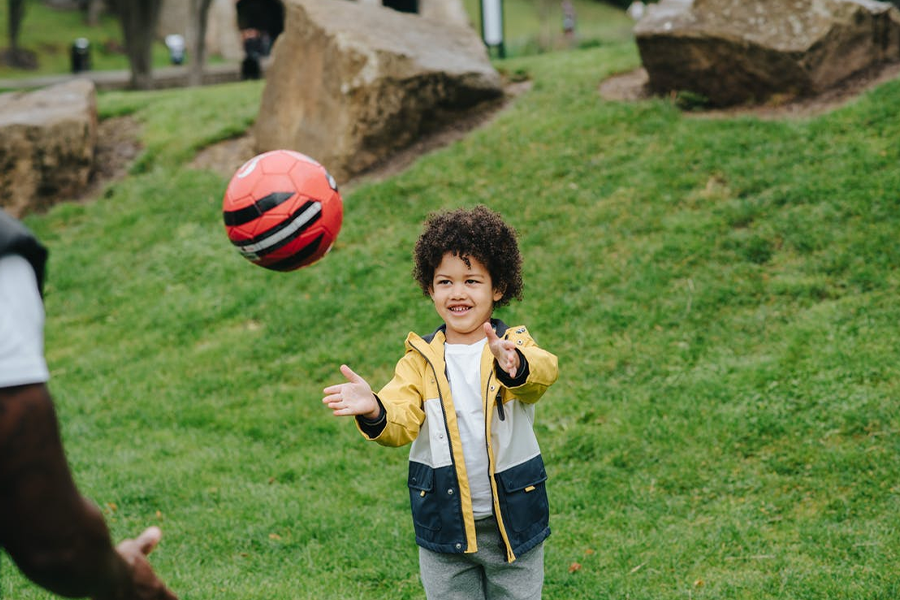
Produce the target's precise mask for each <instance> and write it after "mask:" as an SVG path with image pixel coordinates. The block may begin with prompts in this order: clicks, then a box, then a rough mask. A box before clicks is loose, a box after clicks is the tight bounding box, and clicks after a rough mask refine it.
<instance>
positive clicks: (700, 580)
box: [694, 579, 704, 587]
mask: <svg viewBox="0 0 900 600" xmlns="http://www.w3.org/2000/svg"><path fill="white" fill-rule="evenodd" d="M703 585H704V583H703V580H702V579H698V580H697V581H695V582H694V587H703Z"/></svg>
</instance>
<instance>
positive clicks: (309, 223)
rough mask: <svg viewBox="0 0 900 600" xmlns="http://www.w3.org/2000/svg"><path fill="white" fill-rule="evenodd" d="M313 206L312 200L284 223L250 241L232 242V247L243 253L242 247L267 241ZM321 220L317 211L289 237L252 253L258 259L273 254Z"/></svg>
mask: <svg viewBox="0 0 900 600" xmlns="http://www.w3.org/2000/svg"><path fill="white" fill-rule="evenodd" d="M315 204H316V202H314V201H312V200H310V201H308V202H306V203H305V204H304V205H303V206H301V207H300V208H298V209H297V210H295V211H294V212H293V213H292V214H291V216H289V217H288V218H286V219H285V220H284V221H282V222H281V223H279V224H278V225H276V226H275V227H273V228H272V229H269V230H268V231H265V232H263V233H261V234H259V235H258V236H256V237H253V238H251V239H249V240H241V241H238V242H234V245H235V246H237V247H238V250H239V251H241V252H243V250H241V248H242V247H244V246H252V245H254V244H259V243H260V242H263V241H265V240H266V239H268V238H270V237H272V236H274V235H276V234H277V233H278V232H280V231H281V230H282V229H285V228H287V227H290V226H291V225H292V224H293V223H294V221H295V220H297V219H298V218H299V217H300V215H302V214H303V213H304V212H305V211H306V210H308V209H309V208H310V207H312V206H313V205H315ZM321 218H322V211H321V210H320V211H318V212H317V213H316V214H315V215H313V216H312V218H310V219H309V220H308V221H306V222H305V223H304V224H303V225H301V226H300V227H299V228H298V229H297V231H295V232H293V233H292V234H291V235H289V236H287V237H285V238H284V239H283V240H279V241H278V242H276V243H275V244H272V245H271V246H268V247H266V248H260V249H259V250H256V251H255V252H254V254H256V255H257V256H260V257H262V256H266V255H267V254H271V253H272V252H274V251H275V250H278V249H279V248H281V247H283V246H285V245H287V244H288V243H290V242H291V241H292V240H295V239H297V237H298V236H300V234H302V233H303V232H304V231H306V230H307V229H309V228H310V227H311V226H312V225H313V224H314V223H315V222H316V221H318V220H319V219H321Z"/></svg>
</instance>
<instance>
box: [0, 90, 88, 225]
mask: <svg viewBox="0 0 900 600" xmlns="http://www.w3.org/2000/svg"><path fill="white" fill-rule="evenodd" d="M96 143H97V101H96V92H95V90H94V84H93V83H92V82H91V81H90V80H89V79H75V80H72V81H70V82H68V83H63V84H59V85H55V86H51V87H47V88H43V89H41V90H38V91H35V92H27V93H25V92H14V93H8V94H0V206H2V207H3V208H5V209H6V210H7V212H9V213H10V214H12V215H13V216H21V215H23V214H25V213H28V212H33V211H37V210H43V209H46V208H47V207H49V206H51V205H53V204H55V203H56V202H58V201H60V200H66V199H71V198H73V197H75V196H77V195H78V194H79V193H80V192H81V191H83V190H84V189H85V188H86V187H87V184H88V179H89V178H90V174H91V169H92V168H93V164H94V147H95V146H96Z"/></svg>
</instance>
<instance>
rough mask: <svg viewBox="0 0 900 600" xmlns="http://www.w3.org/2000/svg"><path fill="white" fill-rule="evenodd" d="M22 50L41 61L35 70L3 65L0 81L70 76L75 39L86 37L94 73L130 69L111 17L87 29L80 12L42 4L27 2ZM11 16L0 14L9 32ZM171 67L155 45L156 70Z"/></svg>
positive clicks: (2, 26)
mask: <svg viewBox="0 0 900 600" xmlns="http://www.w3.org/2000/svg"><path fill="white" fill-rule="evenodd" d="M25 4H26V5H27V6H26V9H25V16H24V18H23V20H22V24H21V31H20V37H19V47H20V48H22V49H25V50H28V51H30V52H33V53H34V54H36V55H37V57H38V64H37V68H36V69H34V70H21V69H13V68H10V67H6V66H3V65H0V77H2V78H21V77H34V76H36V75H50V74H57V73H68V72H69V71H70V69H71V62H70V61H71V54H70V52H71V47H72V43H73V42H74V41H75V39H77V38H79V37H85V38H87V39H88V40H89V41H90V45H91V63H92V68H93V70H95V71H107V70H116V69H128V58H127V56H126V55H125V48H124V43H123V41H122V28H121V27H120V26H119V22H118V20H117V19H116V18H115V16H113V15H112V14H104V15H102V16H101V19H100V22H99V23H98V24H97V25H96V26H90V25H87V24H86V23H85V21H84V16H83V15H82V14H81V12H80V11H71V10H68V11H66V10H57V9H53V8H51V7H49V6H47V5H45V4H44V3H43V2H40V1H39V0H25ZM8 16H9V15H8V14H7V11H6V10H0V29H2V30H3V31H6V30H7V19H8ZM168 63H169V54H168V50H166V47H165V45H164V44H163V43H162V42H157V43H155V44H154V45H153V64H154V66H164V65H167V64H168Z"/></svg>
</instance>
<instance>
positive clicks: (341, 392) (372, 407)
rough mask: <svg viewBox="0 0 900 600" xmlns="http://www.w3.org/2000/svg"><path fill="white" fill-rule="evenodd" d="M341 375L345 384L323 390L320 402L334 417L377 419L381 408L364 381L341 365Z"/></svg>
mask: <svg viewBox="0 0 900 600" xmlns="http://www.w3.org/2000/svg"><path fill="white" fill-rule="evenodd" d="M341 373H342V374H343V375H344V377H346V378H347V383H339V384H337V385H332V386H328V387H327V388H325V389H324V390H323V391H324V392H325V394H326V396H325V397H324V398H322V402H323V403H325V405H326V406H328V408H330V409H331V410H332V412H334V416H336V417H347V416H357V415H359V416H362V417H364V418H366V419H377V418H378V416H379V415H380V414H381V407H380V406H378V401H377V400H376V399H375V394H373V393H372V388H371V387H370V386H369V384H368V383H367V382H366V380H365V379H363V378H362V377H360V376H359V375H357V374H356V373H354V372H353V370H352V369H351V368H350V367H348V366H347V365H341Z"/></svg>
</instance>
